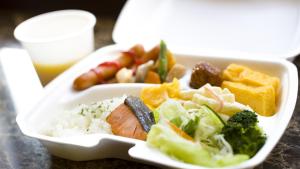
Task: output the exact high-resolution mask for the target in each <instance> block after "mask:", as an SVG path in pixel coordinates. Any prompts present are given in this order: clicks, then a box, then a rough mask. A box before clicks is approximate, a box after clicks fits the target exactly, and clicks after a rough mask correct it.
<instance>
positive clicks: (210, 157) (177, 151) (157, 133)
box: [147, 124, 249, 167]
mask: <svg viewBox="0 0 300 169" xmlns="http://www.w3.org/2000/svg"><path fill="white" fill-rule="evenodd" d="M147 144H148V145H149V146H151V147H155V148H158V149H159V150H161V151H162V152H164V153H166V154H168V155H169V156H171V157H174V158H176V159H178V160H181V161H183V162H186V163H191V164H195V165H201V166H207V167H223V166H228V165H234V164H238V163H240V162H242V161H245V160H247V159H248V158H249V157H248V156H247V155H232V154H227V155H225V156H218V155H214V154H213V153H212V152H211V151H210V149H207V148H206V147H205V146H203V145H202V144H199V143H194V142H192V141H189V140H186V139H184V138H183V137H181V136H179V135H178V134H177V133H176V132H174V131H173V130H172V129H171V128H170V127H169V126H167V125H163V124H156V125H153V126H152V128H151V130H150V132H149V133H148V136H147ZM217 156H218V158H217Z"/></svg>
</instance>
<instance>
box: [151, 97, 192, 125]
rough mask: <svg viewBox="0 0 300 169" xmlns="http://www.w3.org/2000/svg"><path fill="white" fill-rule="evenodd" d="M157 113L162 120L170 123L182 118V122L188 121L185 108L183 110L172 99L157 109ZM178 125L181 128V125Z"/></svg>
mask: <svg viewBox="0 0 300 169" xmlns="http://www.w3.org/2000/svg"><path fill="white" fill-rule="evenodd" d="M155 112H158V113H159V116H160V117H161V118H165V119H167V120H168V121H171V120H172V119H175V118H177V117H179V118H181V121H182V122H184V121H186V120H187V119H188V114H187V111H186V110H185V108H183V106H182V105H181V104H180V103H179V102H178V101H175V100H172V99H168V100H167V101H165V102H163V103H162V104H161V105H160V106H159V107H158V108H157V109H155ZM175 125H176V126H177V124H175ZM178 125H179V126H180V125H181V123H180V124H178ZM179 126H177V127H179Z"/></svg>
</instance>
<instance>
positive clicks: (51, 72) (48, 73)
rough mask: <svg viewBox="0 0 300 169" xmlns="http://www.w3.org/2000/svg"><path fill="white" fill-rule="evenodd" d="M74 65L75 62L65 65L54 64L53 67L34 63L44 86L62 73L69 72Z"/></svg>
mask: <svg viewBox="0 0 300 169" xmlns="http://www.w3.org/2000/svg"><path fill="white" fill-rule="evenodd" d="M73 64H74V62H70V63H64V64H53V65H52V64H48V65H47V64H39V63H34V67H35V69H36V71H37V73H38V75H39V78H40V80H41V83H42V85H43V86H45V85H46V84H47V83H49V82H50V81H51V80H52V79H54V78H55V77H56V76H58V75H59V74H60V73H62V72H64V71H65V70H67V69H68V68H69V67H70V66H72V65H73Z"/></svg>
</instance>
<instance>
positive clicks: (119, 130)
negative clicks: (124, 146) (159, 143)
mask: <svg viewBox="0 0 300 169" xmlns="http://www.w3.org/2000/svg"><path fill="white" fill-rule="evenodd" d="M106 121H107V122H108V123H109V124H110V125H111V129H112V132H113V133H114V134H116V135H119V136H124V137H129V138H135V139H140V140H146V137H147V133H146V131H145V130H144V129H143V127H142V125H141V123H140V122H139V120H138V119H137V118H136V116H135V114H134V113H133V112H132V110H131V109H130V108H129V107H128V106H127V105H125V104H121V105H120V106H118V107H117V108H116V109H115V110H113V111H112V112H111V114H110V115H109V116H108V117H107V119H106Z"/></svg>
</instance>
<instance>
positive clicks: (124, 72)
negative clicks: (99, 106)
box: [116, 68, 134, 83]
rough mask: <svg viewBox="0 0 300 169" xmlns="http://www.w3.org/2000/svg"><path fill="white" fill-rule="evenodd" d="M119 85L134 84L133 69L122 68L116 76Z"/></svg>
mask: <svg viewBox="0 0 300 169" xmlns="http://www.w3.org/2000/svg"><path fill="white" fill-rule="evenodd" d="M116 79H117V82H118V83H132V82H134V77H133V72H132V70H131V69H127V68H122V69H121V70H119V71H118V72H117V74H116Z"/></svg>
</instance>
